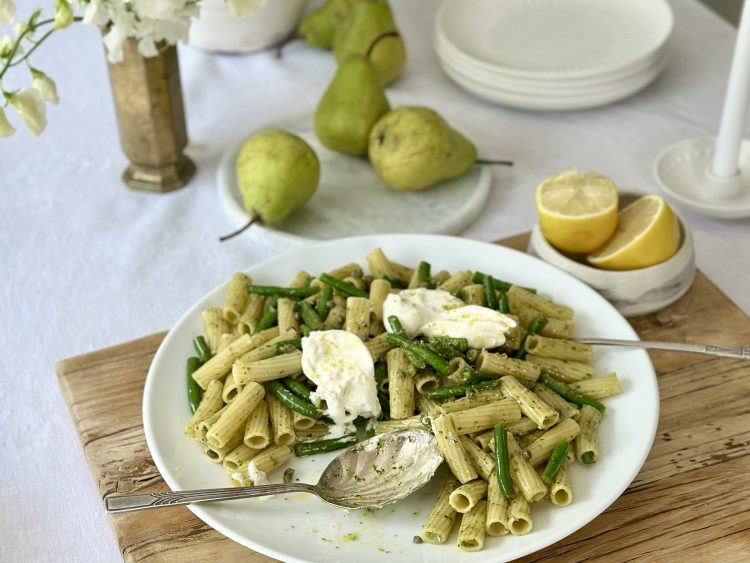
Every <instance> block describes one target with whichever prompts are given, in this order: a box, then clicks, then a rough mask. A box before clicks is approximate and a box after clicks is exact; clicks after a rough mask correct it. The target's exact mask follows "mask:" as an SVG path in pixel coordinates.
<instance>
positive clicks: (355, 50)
mask: <svg viewBox="0 0 750 563" xmlns="http://www.w3.org/2000/svg"><path fill="white" fill-rule="evenodd" d="M388 32H396V33H397V32H398V28H397V27H396V22H395V21H394V20H393V14H392V13H391V8H390V6H389V5H388V2H387V0H359V1H358V2H356V4H354V8H353V13H352V15H351V18H350V21H349V22H348V25H342V27H341V28H340V30H339V31H338V32H337V33H336V34H335V35H334V41H333V53H334V55H335V56H336V60H337V61H338V63H339V64H341V63H342V62H344V61H346V60H347V59H349V58H350V57H351V56H353V55H364V54H366V53H367V51H368V50H369V49H370V45H372V44H373V42H374V41H375V40H376V39H377V38H378V37H380V36H381V35H383V34H384V33H388ZM369 59H370V60H371V61H372V62H373V64H374V65H375V67H376V68H377V69H378V72H379V73H380V78H381V79H382V81H383V84H390V83H391V82H393V81H394V80H395V79H396V78H398V76H399V75H400V74H401V71H402V70H403V68H404V64H405V63H406V47H405V46H404V40H403V39H402V38H401V36H400V35H394V36H391V37H387V38H385V39H384V40H383V41H379V42H378V44H377V45H376V46H375V48H374V49H373V50H372V53H371V54H370V56H369Z"/></svg>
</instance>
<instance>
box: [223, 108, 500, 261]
mask: <svg viewBox="0 0 750 563" xmlns="http://www.w3.org/2000/svg"><path fill="white" fill-rule="evenodd" d="M312 121H313V119H312V114H309V113H308V114H305V115H301V116H298V117H295V118H290V119H289V120H286V121H284V122H280V123H276V124H273V125H269V127H278V128H283V129H286V130H288V131H290V132H292V133H295V134H297V135H299V136H300V137H302V138H303V139H305V141H307V142H308V143H309V144H310V146H311V147H312V148H313V150H314V151H315V152H316V154H317V155H318V158H319V159H320V165H321V176H320V184H319V186H318V189H317V191H316V193H315V195H314V196H313V198H312V199H311V200H310V201H309V202H308V203H307V204H306V205H304V206H303V207H301V208H299V209H297V210H296V211H294V212H293V213H292V214H291V215H290V216H289V217H287V219H285V220H284V221H283V222H282V223H280V224H278V225H275V226H274V227H273V228H270V227H265V226H260V225H255V226H253V227H252V228H254V229H257V230H258V232H262V233H263V235H264V238H266V239H267V241H268V243H269V244H271V245H273V246H274V247H276V248H278V249H279V250H284V249H288V248H293V247H297V246H302V245H305V244H309V243H311V242H316V241H319V240H331V239H336V238H341V237H348V236H355V235H367V234H377V233H393V232H399V233H421V234H446V235H455V234H458V233H460V232H462V231H463V230H464V229H466V228H467V227H468V226H469V225H470V224H471V223H472V221H474V219H476V217H477V216H478V215H479V214H480V212H481V211H482V209H483V208H484V204H485V202H486V200H487V196H488V195H489V192H490V186H491V183H492V175H491V174H490V171H489V170H488V168H487V166H479V165H475V166H474V167H472V168H471V170H469V172H468V173H466V174H464V175H463V176H461V177H460V178H455V179H453V180H448V181H445V182H442V183H440V184H438V185H436V186H434V187H432V188H429V189H426V190H423V191H420V192H402V191H397V190H394V189H392V188H389V187H388V186H386V185H385V184H384V183H383V182H382V181H381V180H380V178H378V176H377V175H376V174H375V171H374V170H373V168H372V166H371V165H370V163H369V161H368V160H367V158H365V157H354V156H348V155H344V154H341V153H337V152H335V151H331V150H329V149H327V148H325V147H324V146H323V145H322V144H321V143H320V142H319V141H318V139H317V137H316V136H315V133H314V132H313V130H312ZM252 134H253V133H250V134H249V135H248V137H247V138H249V137H250V136H252ZM247 138H245V139H242V140H241V141H239V142H237V143H235V144H234V145H232V146H231V147H230V148H229V149H228V150H227V151H226V152H225V153H224V155H223V156H222V158H221V161H220V163H219V168H218V172H217V187H218V194H219V201H220V202H221V206H222V208H223V210H224V212H225V213H226V214H227V216H228V217H229V218H230V220H231V221H232V223H233V224H235V225H236V226H238V227H239V226H241V225H244V224H245V223H246V222H247V219H248V216H247V213H246V212H245V210H244V208H243V206H242V196H241V194H240V191H239V188H238V185H237V178H236V174H235V160H236V157H237V153H238V152H239V150H240V148H241V147H242V145H243V143H244V142H245V141H246V140H247Z"/></svg>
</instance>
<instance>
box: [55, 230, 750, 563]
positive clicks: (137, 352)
mask: <svg viewBox="0 0 750 563" xmlns="http://www.w3.org/2000/svg"><path fill="white" fill-rule="evenodd" d="M527 240H528V235H519V236H517V237H513V238H511V239H506V240H504V241H502V244H505V245H506V246H509V247H512V248H517V249H520V250H525V248H526V242H527ZM631 323H632V324H633V326H634V328H635V330H636V331H637V332H638V334H639V335H640V336H641V338H643V339H647V340H672V341H681V342H706V343H717V344H719V343H721V344H743V343H745V344H747V343H750V319H749V318H748V317H747V316H746V315H745V314H744V313H742V311H740V310H739V309H738V308H737V307H736V306H735V305H734V304H733V303H732V302H731V301H730V300H729V299H728V298H727V297H726V296H725V295H724V294H723V293H721V291H719V290H718V289H717V288H716V286H715V285H714V284H713V283H711V281H709V280H708V278H706V277H705V276H704V275H703V274H702V273H700V272H699V273H698V274H697V276H696V278H695V282H694V283H693V285H692V287H691V288H690V291H689V292H688V293H687V294H686V295H685V296H684V297H683V298H682V299H680V300H679V301H678V302H676V303H675V304H673V305H672V306H670V307H669V308H667V309H664V310H662V311H660V312H659V313H656V314H652V315H646V316H642V317H637V318H634V319H631ZM164 335H165V333H159V334H154V335H151V336H147V337H145V338H141V339H139V340H134V341H132V342H128V343H125V344H121V345H119V346H115V347H112V348H107V349H105V350H99V351H96V352H93V353H90V354H85V355H83V356H77V357H75V358H70V359H67V360H63V361H61V362H59V363H58V364H57V366H56V370H57V374H58V377H59V380H60V386H61V387H62V391H63V394H64V396H65V400H66V402H67V403H68V406H69V408H70V414H71V416H72V418H73V422H74V424H75V427H76V430H77V432H78V435H79V437H80V440H81V444H82V446H83V450H84V454H85V456H86V459H87V460H88V463H89V466H90V468H91V472H92V474H93V475H94V478H95V479H96V483H97V486H98V487H99V492H100V493H101V496H102V498H104V497H106V496H107V495H109V494H111V493H114V492H120V493H123V492H131V491H140V492H146V491H158V490H167V486H166V484H165V483H164V481H163V480H162V479H161V477H160V475H159V472H158V471H157V469H156V467H155V466H154V462H153V460H152V459H151V456H150V454H149V451H148V448H147V447H146V441H145V437H144V434H143V426H142V419H141V399H142V394H143V385H144V381H145V378H146V373H147V371H148V368H149V365H150V364H151V359H152V357H153V356H154V353H155V352H156V349H157V348H158V346H159V344H160V342H161V341H162V339H163V338H164ZM651 359H652V360H653V362H654V366H655V367H656V372H657V374H658V376H659V377H658V380H659V391H660V393H661V417H660V421H659V427H658V430H657V435H656V440H655V442H654V447H653V449H652V450H651V453H650V455H649V457H648V459H647V461H646V464H645V465H644V467H643V469H642V470H641V472H640V473H639V474H638V476H637V478H636V479H635V481H634V482H633V483H632V484H631V485H630V487H629V488H628V489H627V491H626V492H625V493H624V494H623V495H622V496H621V497H620V498H619V499H618V500H617V501H616V502H615V503H614V504H612V506H610V507H609V509H608V510H607V511H606V512H604V513H603V514H602V515H600V516H599V517H598V518H596V519H595V520H594V521H593V522H591V523H589V524H588V525H587V526H585V527H584V528H582V529H581V530H579V531H578V532H576V533H575V534H573V535H571V536H569V537H567V538H565V539H564V540H561V541H560V542H558V543H556V544H554V545H552V546H550V547H548V548H547V549H544V550H542V551H539V552H537V553H535V554H533V555H531V556H528V557H525V558H524V559H522V561H543V560H555V561H560V560H563V561H574V560H575V561H582V560H585V559H607V560H616V561H626V560H627V561H630V560H632V559H640V560H643V561H676V560H680V559H684V560H685V561H720V562H727V561H749V560H750V500H748V497H749V496H750V493H749V491H750V362H747V361H742V360H731V359H723V358H712V357H709V356H697V355H692V354H677V353H671V352H654V353H652V354H651ZM102 510H104V508H103V507H102ZM110 522H111V524H112V528H113V529H114V532H115V536H116V537H117V542H118V544H119V546H120V551H121V553H122V556H123V558H124V559H125V560H126V561H128V562H130V561H143V560H149V561H191V562H198V561H210V562H212V563H214V562H216V561H249V562H253V563H258V562H267V561H274V560H273V559H270V558H268V557H266V556H264V555H260V554H258V553H254V552H252V551H251V550H249V549H247V548H245V547H242V546H240V545H239V544H237V543H235V542H233V541H232V540H230V539H227V538H226V537H224V536H222V535H221V534H219V533H218V532H215V531H214V530H213V529H211V528H209V527H208V526H207V525H206V524H204V523H203V522H202V521H201V520H199V519H198V518H196V517H195V516H194V515H193V513H192V512H190V511H189V510H187V509H186V508H185V507H172V508H164V509H160V510H158V511H148V512H134V513H130V514H122V515H117V516H111V517H110ZM454 555H455V552H454V551H453V548H452V547H447V548H446V557H447V558H451V557H452V556H454Z"/></svg>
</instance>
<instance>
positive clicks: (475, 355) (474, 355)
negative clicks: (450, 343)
mask: <svg viewBox="0 0 750 563" xmlns="http://www.w3.org/2000/svg"><path fill="white" fill-rule="evenodd" d="M481 353H482V351H481V350H480V349H478V348H472V349H471V350H467V351H466V361H467V362H469V363H470V364H474V363H476V361H477V360H478V359H479V354H481Z"/></svg>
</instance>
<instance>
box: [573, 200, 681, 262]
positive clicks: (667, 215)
mask: <svg viewBox="0 0 750 563" xmlns="http://www.w3.org/2000/svg"><path fill="white" fill-rule="evenodd" d="M679 245H680V227H679V225H678V224H677V219H676V218H675V216H674V213H672V210H671V209H670V208H669V205H667V202H665V201H664V200H663V199H662V198H660V197H659V196H657V195H647V196H643V197H641V198H639V199H637V200H635V201H634V202H633V203H631V204H630V205H628V206H627V207H625V208H624V209H623V210H622V211H620V214H619V215H618V218H617V231H616V232H615V235H614V236H613V237H612V239H611V240H610V241H609V242H608V243H607V244H606V245H604V246H603V247H602V248H600V249H599V250H597V251H596V252H594V253H592V254H589V255H588V256H587V257H586V259H587V260H588V261H589V262H590V263H591V264H592V265H594V266H596V267H597V268H604V269H607V270H633V269H636V268H646V267H648V266H653V265H654V264H658V263H660V262H664V261H665V260H667V259H669V258H671V257H672V256H673V255H674V253H675V252H677V248H678V247H679Z"/></svg>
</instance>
